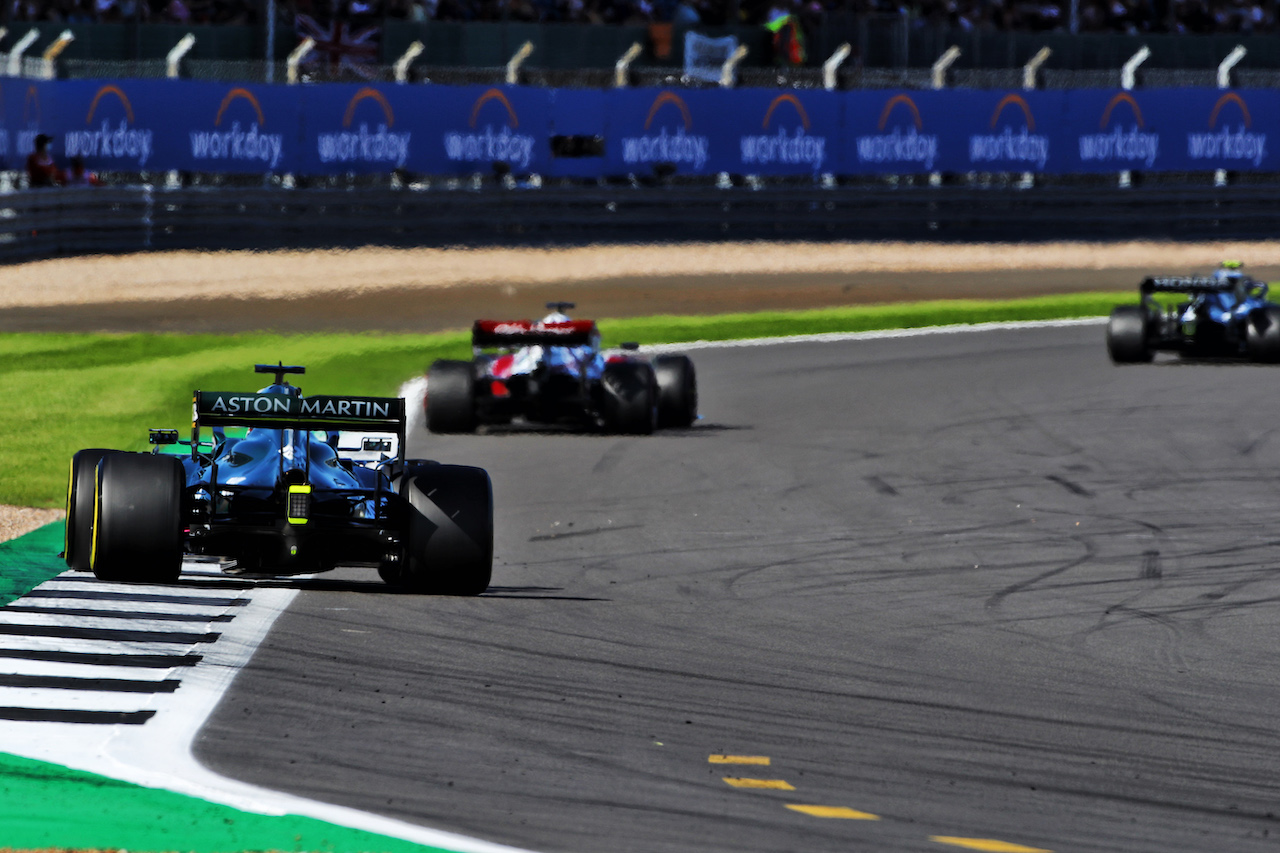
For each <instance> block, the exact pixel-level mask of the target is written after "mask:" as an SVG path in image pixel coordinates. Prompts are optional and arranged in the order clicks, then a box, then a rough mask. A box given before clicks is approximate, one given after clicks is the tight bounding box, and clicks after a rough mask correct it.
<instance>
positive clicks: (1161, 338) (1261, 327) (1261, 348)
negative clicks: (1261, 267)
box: [1107, 261, 1280, 364]
mask: <svg viewBox="0 0 1280 853" xmlns="http://www.w3.org/2000/svg"><path fill="white" fill-rule="evenodd" d="M1139 291H1140V293H1141V302H1140V303H1139V304H1138V305H1121V306H1119V307H1117V308H1116V309H1115V310H1113V311H1112V312H1111V319H1110V321H1109V322H1108V324H1107V352H1108V353H1110V355H1111V359H1112V361H1114V362H1116V363H1118V364H1122V363H1132V362H1147V361H1151V359H1152V358H1153V357H1154V355H1155V353H1156V352H1158V351H1166V352H1174V353H1178V354H1179V355H1181V356H1183V357H1188V358H1243V359H1251V360H1253V361H1262V362H1280V306H1278V305H1276V304H1275V303H1273V302H1269V301H1268V300H1267V285H1266V283H1265V282H1261V281H1258V280H1256V279H1253V278H1250V277H1249V276H1247V275H1245V274H1244V272H1243V271H1242V270H1241V264H1240V263H1239V262H1238V261H1227V262H1224V263H1223V265H1222V267H1221V268H1220V269H1218V270H1216V271H1215V272H1214V273H1213V275H1212V276H1208V277H1204V278H1179V277H1168V276H1166V277H1154V278H1147V279H1144V280H1143V282H1142V285H1141V287H1140V289H1139ZM1169 294H1172V295H1173V296H1172V297H1169V296H1168V295H1169Z"/></svg>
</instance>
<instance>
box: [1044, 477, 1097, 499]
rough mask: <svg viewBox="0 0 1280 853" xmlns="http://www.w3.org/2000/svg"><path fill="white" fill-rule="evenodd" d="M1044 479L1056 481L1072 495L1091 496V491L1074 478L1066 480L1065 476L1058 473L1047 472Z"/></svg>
mask: <svg viewBox="0 0 1280 853" xmlns="http://www.w3.org/2000/svg"><path fill="white" fill-rule="evenodd" d="M1045 479H1046V480H1048V481H1049V482H1051V483H1057V484H1058V485H1059V486H1062V488H1064V489H1066V490H1067V491H1068V492H1070V493H1071V494H1073V495H1079V496H1080V497H1082V498H1091V497H1093V492H1091V491H1089V490H1088V489H1086V488H1085V487H1084V486H1082V485H1080V484H1079V483H1077V482H1075V481H1074V480H1068V479H1067V478H1066V477H1063V476H1061V475H1059V474H1049V475H1048V476H1047V477H1045Z"/></svg>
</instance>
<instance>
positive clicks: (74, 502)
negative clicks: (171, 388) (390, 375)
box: [64, 364, 493, 595]
mask: <svg viewBox="0 0 1280 853" xmlns="http://www.w3.org/2000/svg"><path fill="white" fill-rule="evenodd" d="M255 370H256V371H257V372H258V373H272V374H274V379H275V381H274V382H273V383H272V384H271V385H268V386H267V387H265V388H263V389H261V390H260V391H258V392H257V393H253V394H246V393H239V392H227V391H196V392H195V397H194V401H193V402H194V423H193V426H192V431H191V438H190V439H189V440H182V439H180V438H179V436H178V431H177V430H175V429H153V430H152V431H151V435H150V439H151V443H152V444H153V445H155V446H154V447H153V449H152V452H150V453H131V452H125V451H119V450H104V449H89V450H81V451H80V452H78V453H76V454H75V456H73V457H72V459H71V476H70V483H69V485H68V490H67V523H66V529H67V533H66V548H65V551H64V557H65V559H66V561H67V565H68V566H69V567H70V568H72V569H78V570H85V571H92V572H93V574H94V575H95V576H97V577H98V578H101V579H103V580H112V581H126V582H129V581H133V582H146V583H173V582H175V581H177V580H178V577H179V574H180V572H181V569H182V562H183V558H184V556H185V555H196V556H204V557H217V558H220V559H221V560H225V561H227V562H226V564H225V565H226V567H227V569H228V570H231V571H235V572H238V573H242V574H250V575H291V574H305V573H311V572H317V571H324V570H327V569H332V568H335V567H337V566H366V567H371V568H376V569H377V571H378V574H379V575H380V576H381V577H382V579H383V580H384V581H386V582H387V583H390V584H393V585H397V586H401V587H405V588H408V589H410V590H413V591H418V592H437V593H442V594H454V595H479V594H480V593H482V592H484V590H485V589H486V588H487V587H488V585H489V579H490V574H491V569H492V565H493V492H492V487H491V484H490V480H489V475H488V473H487V472H485V471H484V470H483V469H480V468H472V467H468V466H463V465H444V464H440V463H437V462H432V461H428V460H423V459H406V458H405V450H404V448H405V423H406V421H405V406H404V400H403V399H401V398H399V397H337V396H312V397H305V396H303V395H302V391H301V389H300V388H299V387H297V386H295V385H291V384H290V383H289V381H288V379H287V378H286V377H287V376H288V375H290V374H300V373H303V372H305V369H304V368H303V367H300V366H287V365H284V364H276V365H270V364H266V365H263V364H259V365H257V366H256V367H255ZM206 429H207V430H209V432H204V430H206Z"/></svg>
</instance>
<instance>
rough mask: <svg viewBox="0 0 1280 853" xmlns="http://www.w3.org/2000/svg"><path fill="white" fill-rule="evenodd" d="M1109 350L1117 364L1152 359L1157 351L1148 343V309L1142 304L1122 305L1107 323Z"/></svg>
mask: <svg viewBox="0 0 1280 853" xmlns="http://www.w3.org/2000/svg"><path fill="white" fill-rule="evenodd" d="M1107 352H1108V353H1110V355H1111V360H1112V361H1114V362H1115V363H1116V364H1137V363H1139V362H1146V361H1151V359H1152V357H1153V356H1154V355H1155V353H1154V352H1153V351H1152V349H1151V347H1150V346H1149V345H1148V343H1147V310H1146V309H1145V308H1143V307H1142V306H1141V305H1121V306H1119V307H1118V308H1116V309H1114V310H1113V311H1112V312H1111V320H1110V321H1109V322H1108V323H1107Z"/></svg>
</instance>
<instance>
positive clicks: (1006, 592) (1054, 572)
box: [985, 537, 1095, 609]
mask: <svg viewBox="0 0 1280 853" xmlns="http://www.w3.org/2000/svg"><path fill="white" fill-rule="evenodd" d="M1075 541H1076V542H1078V543H1079V544H1081V545H1083V546H1084V550H1085V553H1084V554H1082V555H1081V556H1079V557H1077V558H1076V559H1074V560H1071V561H1069V562H1067V563H1064V564H1062V565H1060V566H1058V567H1056V568H1053V569H1050V570H1049V571H1047V572H1041V573H1040V574H1038V575H1036V576H1035V577H1033V578H1028V579H1027V580H1025V581H1019V582H1018V583H1015V584H1010V585H1009V586H1007V587H1005V588H1004V589H1002V590H1000V591H999V592H997V593H995V594H994V595H992V596H991V597H990V598H988V599H987V601H986V605H985V606H986V607H987V609H994V608H997V607H999V606H1000V605H1002V604H1003V603H1004V600H1005V599H1006V598H1008V597H1009V596H1011V595H1017V594H1018V593H1022V592H1027V591H1028V590H1030V589H1033V588H1035V587H1036V586H1037V585H1038V584H1040V583H1042V582H1044V581H1047V580H1049V579H1050V578H1055V577H1057V576H1058V575H1061V574H1063V573H1065V572H1069V571H1071V570H1072V569H1074V568H1077V567H1079V566H1082V565H1084V564H1085V563H1087V562H1089V561H1090V560H1092V559H1093V558H1094V555H1095V549H1094V546H1093V543H1091V542H1089V541H1088V540H1086V539H1083V538H1080V537H1076V538H1075Z"/></svg>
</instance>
